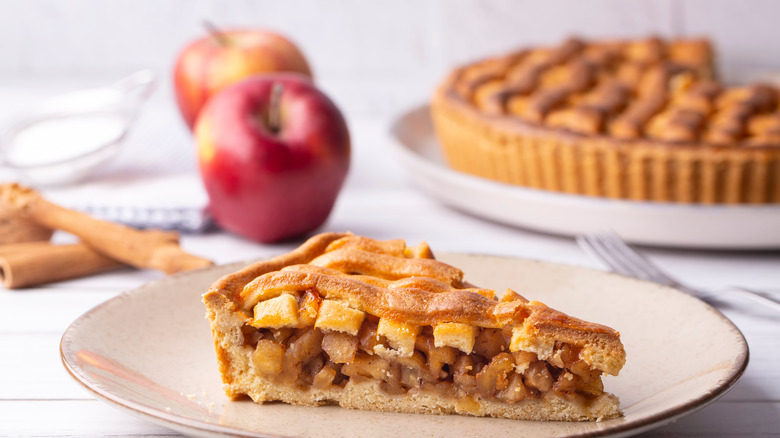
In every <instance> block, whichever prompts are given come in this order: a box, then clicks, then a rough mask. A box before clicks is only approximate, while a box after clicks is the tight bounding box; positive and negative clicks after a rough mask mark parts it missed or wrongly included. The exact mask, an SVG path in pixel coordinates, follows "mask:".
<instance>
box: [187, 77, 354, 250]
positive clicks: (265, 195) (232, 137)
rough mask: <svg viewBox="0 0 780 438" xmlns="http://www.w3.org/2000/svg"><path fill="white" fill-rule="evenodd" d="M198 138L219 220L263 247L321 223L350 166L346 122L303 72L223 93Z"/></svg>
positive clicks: (251, 81)
mask: <svg viewBox="0 0 780 438" xmlns="http://www.w3.org/2000/svg"><path fill="white" fill-rule="evenodd" d="M195 138H196V141H197V145H198V159H199V164H200V172H201V176H202V179H203V183H204V185H205V188H206V192H207V193H208V196H209V201H210V204H209V209H210V211H211V213H212V215H213V216H214V219H215V220H216V221H217V223H219V224H220V225H221V226H222V227H223V228H225V229H227V230H229V231H233V232H235V233H237V234H240V235H243V236H245V237H248V238H250V239H253V240H257V241H260V242H265V243H269V242H276V241H279V240H284V239H286V238H291V237H295V236H299V235H302V234H304V233H307V232H309V231H312V230H314V229H315V228H317V227H318V226H320V225H321V224H322V223H323V222H324V221H325V219H327V217H328V215H329V214H330V211H331V209H332V207H333V204H334V203H335V201H336V198H337V196H338V193H339V191H340V189H341V186H342V184H343V183H344V179H345V177H346V175H347V171H348V169H349V159H350V138H349V132H348V130H347V124H346V122H345V120H344V117H343V116H342V114H341V112H340V111H339V109H338V108H337V107H336V105H335V104H334V103H333V102H332V101H331V100H330V99H329V98H328V97H327V96H326V95H325V94H324V93H322V92H321V91H319V90H318V89H317V88H315V87H314V85H313V84H312V83H311V82H310V81H309V80H308V79H307V78H306V77H304V76H301V75H297V74H292V73H279V74H261V75H257V76H253V77H251V78H248V79H246V80H244V81H242V82H239V83H237V84H235V85H232V86H230V87H228V88H226V89H224V90H222V91H221V92H220V93H219V94H217V95H215V96H214V97H213V98H212V99H211V100H209V102H208V103H207V104H206V106H205V107H204V108H203V111H202V114H201V115H200V117H199V118H198V122H197V125H196V128H195Z"/></svg>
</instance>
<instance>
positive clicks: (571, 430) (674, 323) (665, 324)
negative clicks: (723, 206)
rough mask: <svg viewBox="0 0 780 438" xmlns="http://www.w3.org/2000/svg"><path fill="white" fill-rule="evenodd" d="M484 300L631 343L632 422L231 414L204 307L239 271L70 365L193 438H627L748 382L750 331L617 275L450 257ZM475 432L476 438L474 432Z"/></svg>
mask: <svg viewBox="0 0 780 438" xmlns="http://www.w3.org/2000/svg"><path fill="white" fill-rule="evenodd" d="M439 258H440V259H441V260H443V261H446V262H449V263H452V264H454V265H455V266H459V267H461V268H462V269H463V270H464V272H466V277H467V279H468V280H469V281H471V282H473V283H475V284H478V285H480V286H483V287H489V288H493V289H497V290H505V289H506V288H507V287H511V288H513V289H515V290H517V291H521V292H523V293H524V294H525V295H526V296H527V297H530V298H533V299H538V300H541V301H543V302H545V303H547V304H548V305H550V306H553V307H556V308H558V309H560V310H562V311H564V312H566V313H569V314H572V315H576V316H579V317H581V318H584V319H587V320H592V321H597V322H600V323H603V324H607V325H609V326H612V327H613V328H615V329H617V330H619V331H620V332H621V337H622V341H623V343H624V344H625V348H626V353H627V357H628V360H627V363H626V366H625V367H624V368H623V370H622V371H621V373H620V376H618V377H613V376H609V377H606V378H605V387H606V390H607V391H609V392H612V393H614V394H616V395H617V396H618V397H620V400H621V408H622V410H623V412H624V413H625V416H624V417H623V418H620V419H615V420H609V421H604V422H600V423H595V422H582V423H566V422H528V421H514V420H505V419H493V418H475V417H465V416H427V415H411V414H396V413H379V412H363V411H353V410H347V409H342V408H339V407H336V406H326V407H318V408H311V407H295V406H290V405H285V404H281V403H271V404H266V405H259V404H255V403H253V402H251V401H239V402H231V401H228V400H227V398H226V397H225V395H224V394H223V392H222V390H221V381H220V377H219V373H218V371H217V361H216V357H215V353H214V348H213V344H212V341H211V334H210V331H209V326H208V323H207V321H206V319H205V317H204V315H205V309H204V307H203V304H202V303H201V301H200V297H201V294H202V293H203V292H204V291H205V290H206V288H207V287H208V286H209V284H211V283H212V282H213V281H214V280H215V279H217V278H218V277H220V276H222V275H224V274H226V273H229V272H232V271H235V270H237V269H238V268H239V267H240V264H233V265H228V266H219V267H214V268H208V269H205V270H200V271H194V272H189V273H184V274H179V275H176V276H173V277H168V278H166V279H164V280H161V281H157V282H154V283H150V284H148V285H146V286H144V287H141V288H138V289H135V290H132V291H129V292H126V293H124V294H122V295H120V296H118V297H116V298H114V299H112V300H109V301H107V302H105V303H103V304H101V305H100V306H98V307H96V308H94V309H93V310H90V311H89V312H87V313H86V314H85V315H83V316H81V317H80V318H79V319H78V320H76V321H75V322H74V323H73V324H72V325H71V326H70V327H69V328H68V329H67V330H66V332H65V334H64V335H63V338H62V343H61V346H60V348H61V353H62V360H63V363H64V364H65V367H66V368H67V369H68V371H69V372H70V373H71V375H72V376H73V377H74V378H75V379H76V380H78V381H79V382H80V383H82V384H83V385H84V386H86V387H87V388H88V389H90V390H91V391H92V392H94V394H95V395H96V396H98V398H100V399H103V400H106V401H108V402H109V403H111V404H112V405H114V406H116V407H119V408H122V409H124V410H127V411H129V412H131V413H134V414H137V415H140V416H141V417H143V418H145V419H147V420H149V421H153V422H155V423H159V424H161V425H163V426H166V427H168V428H170V429H174V430H176V431H179V432H181V433H184V434H187V435H191V436H203V437H222V436H251V437H266V436H273V437H276V436H284V437H328V438H333V437H340V436H345V437H352V436H370V437H376V438H380V437H398V436H403V437H405V438H413V437H423V436H424V437H448V438H451V437H455V436H463V435H464V434H467V435H468V436H472V437H506V436H521V435H522V436H529V437H531V436H626V435H632V434H635V433H639V432H641V431H644V430H647V429H650V428H653V427H657V426H659V425H661V424H664V423H668V422H670V421H673V420H675V419H677V418H679V417H681V416H683V415H687V414H690V413H691V412H693V411H695V410H697V409H700V408H702V407H704V406H705V405H707V404H708V403H710V402H712V401H714V400H715V399H717V398H718V397H720V396H722V395H723V394H724V393H725V392H726V391H727V390H728V389H729V388H731V387H732V386H733V385H734V384H735V383H736V382H737V380H738V379H739V377H740V376H741V375H742V372H743V370H744V369H745V366H746V365H747V359H748V349H747V344H746V342H745V339H744V337H743V336H742V334H741V333H740V332H739V330H738V329H737V328H736V327H735V326H734V325H733V324H732V323H731V322H730V321H729V320H727V319H726V318H725V317H723V316H722V315H721V314H720V313H718V312H717V311H716V310H714V309H713V308H712V307H710V306H708V305H706V304H704V303H703V302H701V301H699V300H697V299H695V298H692V297H690V296H688V295H685V294H683V293H681V292H678V291H676V290H674V289H670V288H666V287H662V286H658V285H655V284H651V283H646V282H642V281H639V280H634V279H631V278H625V277H621V276H618V275H615V274H609V273H605V272H600V271H595V270H589V269H585V268H578V267H572V266H565V265H558V264H552V263H546V262H537V261H531V260H524V259H515V258H506V257H494V256H480V255H466V254H441V255H439ZM466 432H467V433H466Z"/></svg>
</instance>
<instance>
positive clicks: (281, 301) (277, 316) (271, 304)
mask: <svg viewBox="0 0 780 438" xmlns="http://www.w3.org/2000/svg"><path fill="white" fill-rule="evenodd" d="M249 325H251V326H253V327H257V328H279V327H294V326H297V325H298V303H297V300H296V299H295V297H294V296H292V295H290V294H283V295H279V296H278V297H276V298H271V299H270V300H266V301H260V302H259V303H257V305H255V317H254V318H253V319H252V320H250V321H249Z"/></svg>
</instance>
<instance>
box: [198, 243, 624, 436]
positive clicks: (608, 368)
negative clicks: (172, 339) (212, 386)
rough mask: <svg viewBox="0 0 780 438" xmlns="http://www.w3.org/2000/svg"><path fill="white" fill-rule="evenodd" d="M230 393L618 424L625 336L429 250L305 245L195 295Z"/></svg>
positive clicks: (316, 402) (271, 398)
mask: <svg viewBox="0 0 780 438" xmlns="http://www.w3.org/2000/svg"><path fill="white" fill-rule="evenodd" d="M203 301H204V303H205V304H206V308H207V316H208V318H209V320H210V323H211V330H212V334H213V337H214V344H215V347H216V351H217V359H218V361H219V369H220V372H221V374H222V379H223V381H224V383H225V392H226V393H227V395H228V396H229V397H231V398H232V399H238V398H241V397H242V396H244V395H248V396H249V397H251V398H252V399H253V400H254V401H256V402H260V403H262V402H266V401H274V400H278V401H283V402H286V403H292V404H296V405H321V404H327V403H334V404H339V405H341V406H343V407H346V408H353V409H364V410H377V411H393V412H410V413H426V414H454V413H457V414H468V415H476V416H493V417H502V418H513V419H524V420H569V421H579V420H603V419H607V418H613V417H617V416H619V415H620V410H619V409H618V404H619V402H618V399H617V397H615V396H614V395H612V394H608V393H606V392H604V387H603V385H602V381H601V376H602V374H605V373H606V374H613V375H616V374H617V373H618V372H619V371H620V369H621V367H622V366H623V364H624V362H625V351H624V350H623V345H622V344H621V342H620V337H619V334H618V333H617V332H616V331H615V330H613V329H611V328H609V327H605V326H603V325H598V324H593V323H589V322H585V321H582V320H579V319H576V318H572V317H569V316H567V315H565V314H563V313H561V312H558V311H556V310H554V309H551V308H549V307H547V306H545V305H544V304H542V303H539V302H536V301H528V300H526V299H525V298H523V297H522V296H520V295H518V294H517V293H515V292H513V291H511V290H507V291H506V292H505V293H504V294H503V295H502V296H501V297H500V298H498V299H497V298H496V297H495V292H494V291H493V290H488V289H480V288H477V287H475V286H474V285H471V284H469V283H467V282H465V281H464V280H463V272H462V271H461V270H460V269H458V268H455V267H453V266H450V265H448V264H445V263H442V262H440V261H438V260H436V259H435V258H434V257H433V254H432V253H431V251H430V249H429V248H428V246H427V245H426V244H425V243H422V244H420V245H418V246H416V247H408V246H406V245H405V243H404V241H403V240H388V241H377V240H372V239H368V238H365V237H359V236H355V235H352V234H339V233H326V234H320V235H317V236H314V237H312V238H311V239H309V240H308V241H307V242H305V243H304V244H303V245H302V246H300V247H299V248H297V249H295V250H293V251H292V252H290V253H288V254H285V255H282V256H279V257H276V258H273V259H271V260H268V261H263V262H259V263H256V264H253V265H251V266H249V267H247V268H244V269H243V270H241V271H239V272H236V273H234V274H230V275H228V276H226V277H224V278H222V279H220V280H219V281H217V282H216V283H214V284H213V285H212V286H211V288H210V289H209V291H208V292H207V293H206V294H205V295H204V296H203Z"/></svg>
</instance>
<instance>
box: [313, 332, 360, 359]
mask: <svg viewBox="0 0 780 438" xmlns="http://www.w3.org/2000/svg"><path fill="white" fill-rule="evenodd" d="M357 346H358V338H357V337H356V336H352V335H350V334H348V333H341V332H328V333H325V335H324V336H323V338H322V349H323V350H325V353H327V354H328V357H330V360H331V361H333V362H334V363H347V362H352V361H353V360H354V359H355V353H356V352H357Z"/></svg>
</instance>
